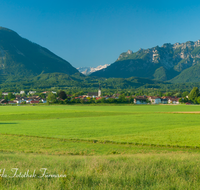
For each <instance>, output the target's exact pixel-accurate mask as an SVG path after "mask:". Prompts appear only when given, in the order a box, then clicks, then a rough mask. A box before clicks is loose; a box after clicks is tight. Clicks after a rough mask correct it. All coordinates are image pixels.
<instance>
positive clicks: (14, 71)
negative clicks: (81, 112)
mask: <svg viewBox="0 0 200 190" xmlns="http://www.w3.org/2000/svg"><path fill="white" fill-rule="evenodd" d="M79 71H80V72H82V73H83V74H82V73H80V72H79ZM199 73H200V41H196V42H191V41H189V42H186V43H176V44H164V45H163V46H162V47H158V46H156V47H153V48H150V49H140V50H139V51H137V52H135V53H134V52H132V51H131V50H128V51H127V52H125V53H122V54H120V56H119V57H118V59H117V60H116V61H115V62H114V63H112V64H111V65H109V64H106V65H100V66H98V67H89V68H87V67H85V68H83V67H82V68H78V69H76V68H74V67H73V66H72V65H71V64H70V63H69V62H67V61H66V60H64V59H62V58H60V57H59V56H57V55H55V54H54V53H52V52H51V51H49V50H48V49H46V48H44V47H42V46H40V45H38V44H36V43H33V42H31V41H29V40H27V39H25V38H22V37H21V36H19V35H18V34H17V33H16V32H14V31H12V30H10V29H7V28H3V27H0V88H8V89H13V88H15V89H16V88H26V89H27V88H50V87H53V86H54V87H65V88H68V87H70V88H93V87H94V88H96V87H97V88H98V84H99V82H100V83H101V84H102V87H103V88H138V87H144V88H154V87H155V88H159V86H162V85H167V86H166V88H168V87H169V86H170V84H171V83H185V82H200V77H199ZM88 74H89V76H85V75H88ZM129 77H130V78H129ZM190 86H191V84H190ZM172 87H173V88H174V87H176V85H175V86H174V85H172ZM183 87H184V86H183Z"/></svg>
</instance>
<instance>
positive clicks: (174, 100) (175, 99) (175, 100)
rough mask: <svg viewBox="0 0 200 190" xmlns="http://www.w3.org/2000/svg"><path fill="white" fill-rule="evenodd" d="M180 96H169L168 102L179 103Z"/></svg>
mask: <svg viewBox="0 0 200 190" xmlns="http://www.w3.org/2000/svg"><path fill="white" fill-rule="evenodd" d="M179 99H180V98H168V104H179Z"/></svg>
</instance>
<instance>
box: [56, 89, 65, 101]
mask: <svg viewBox="0 0 200 190" xmlns="http://www.w3.org/2000/svg"><path fill="white" fill-rule="evenodd" d="M58 96H59V98H61V99H63V100H65V99H67V94H66V93H65V91H63V90H61V91H60V92H59V94H58Z"/></svg>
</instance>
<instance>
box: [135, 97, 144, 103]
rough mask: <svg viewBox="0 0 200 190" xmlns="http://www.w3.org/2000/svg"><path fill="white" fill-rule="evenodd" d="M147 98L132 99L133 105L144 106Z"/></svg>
mask: <svg viewBox="0 0 200 190" xmlns="http://www.w3.org/2000/svg"><path fill="white" fill-rule="evenodd" d="M146 100H147V98H146V97H144V96H137V97H135V98H134V104H146V103H147V101H146Z"/></svg>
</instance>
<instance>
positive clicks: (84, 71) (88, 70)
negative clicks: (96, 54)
mask: <svg viewBox="0 0 200 190" xmlns="http://www.w3.org/2000/svg"><path fill="white" fill-rule="evenodd" d="M109 65H110V64H105V65H99V66H97V67H78V68H77V70H78V71H79V72H81V73H82V74H84V75H90V74H91V73H93V72H96V71H99V70H101V69H105V68H106V67H108V66H109Z"/></svg>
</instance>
